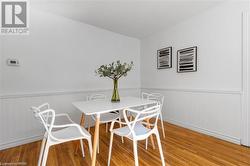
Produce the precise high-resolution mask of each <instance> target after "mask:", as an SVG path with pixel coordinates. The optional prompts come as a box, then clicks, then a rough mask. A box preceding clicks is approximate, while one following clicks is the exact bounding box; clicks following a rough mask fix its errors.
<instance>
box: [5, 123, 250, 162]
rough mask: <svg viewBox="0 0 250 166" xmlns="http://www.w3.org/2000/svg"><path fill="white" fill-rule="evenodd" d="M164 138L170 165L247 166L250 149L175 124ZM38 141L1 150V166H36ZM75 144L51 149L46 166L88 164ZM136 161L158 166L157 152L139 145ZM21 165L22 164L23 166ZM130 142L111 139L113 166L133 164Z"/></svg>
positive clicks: (103, 148) (104, 137) (105, 136)
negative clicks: (13, 165)
mask: <svg viewBox="0 0 250 166" xmlns="http://www.w3.org/2000/svg"><path fill="white" fill-rule="evenodd" d="M100 130H101V132H100V139H101V140H100V154H99V155H97V162H98V163H97V165H101V166H105V165H107V158H108V146H109V133H105V126H103V125H102V126H101V128H100ZM165 130H166V136H167V137H166V138H165V139H163V138H162V146H163V151H164V156H165V161H166V163H167V165H171V166H186V165H190V166H196V165H204V166H210V165H220V166H223V165H225V166H231V165H240V166H247V165H248V166H250V149H249V148H246V147H243V146H239V145H235V144H232V143H229V142H225V141H222V140H219V139H216V138H213V137H209V136H206V135H203V134H199V133H196V132H193V131H190V130H187V129H184V128H181V127H178V126H175V125H171V124H168V123H165ZM40 144H41V142H40V141H39V142H34V143H30V144H26V145H22V146H19V147H15V148H11V149H6V150H3V151H0V165H1V163H2V165H3V163H10V162H12V163H15V162H24V163H26V164H27V165H29V166H36V164H37V160H38V156H39V149H40ZM74 145H75V143H74V142H69V143H65V144H61V145H56V146H53V147H51V149H50V151H49V157H48V162H47V165H48V166H74V165H75V166H80V165H90V156H89V153H88V149H87V146H86V145H87V144H85V154H86V157H85V158H82V157H81V152H80V151H79V152H78V154H77V155H74V147H75V146H74ZM139 162H140V165H141V166H143V165H145V166H157V165H161V162H160V156H159V151H158V149H155V150H153V149H152V146H151V144H150V146H149V149H148V150H145V148H144V141H143V142H141V143H140V144H139ZM24 163H23V164H24ZM133 164H134V160H133V150H132V143H131V141H129V140H127V139H126V140H125V143H124V144H122V143H121V139H120V138H119V137H116V136H115V137H114V144H113V153H112V161H111V165H112V166H115V165H116V166H129V165H133Z"/></svg>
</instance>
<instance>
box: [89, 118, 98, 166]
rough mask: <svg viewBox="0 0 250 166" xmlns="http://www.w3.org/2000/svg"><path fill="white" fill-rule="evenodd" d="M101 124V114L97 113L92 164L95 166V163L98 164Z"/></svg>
mask: <svg viewBox="0 0 250 166" xmlns="http://www.w3.org/2000/svg"><path fill="white" fill-rule="evenodd" d="M99 125H100V114H97V115H96V122H95V135H94V143H93V153H92V162H91V166H95V164H96V151H97V145H98V141H99Z"/></svg>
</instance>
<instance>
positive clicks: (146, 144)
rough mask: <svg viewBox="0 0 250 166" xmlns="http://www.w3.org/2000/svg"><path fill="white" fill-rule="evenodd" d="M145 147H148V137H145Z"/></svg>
mask: <svg viewBox="0 0 250 166" xmlns="http://www.w3.org/2000/svg"><path fill="white" fill-rule="evenodd" d="M145 148H146V150H147V149H148V138H146V143H145Z"/></svg>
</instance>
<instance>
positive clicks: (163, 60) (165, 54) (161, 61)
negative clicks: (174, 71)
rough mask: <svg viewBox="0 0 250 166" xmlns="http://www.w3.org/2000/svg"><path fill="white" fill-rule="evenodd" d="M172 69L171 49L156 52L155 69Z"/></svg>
mask: <svg viewBox="0 0 250 166" xmlns="http://www.w3.org/2000/svg"><path fill="white" fill-rule="evenodd" d="M167 68H172V47H166V48H162V49H160V50H157V69H167Z"/></svg>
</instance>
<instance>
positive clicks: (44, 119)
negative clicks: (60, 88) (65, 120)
mask: <svg viewBox="0 0 250 166" xmlns="http://www.w3.org/2000/svg"><path fill="white" fill-rule="evenodd" d="M31 109H32V110H33V113H34V116H35V117H36V119H38V120H39V121H40V123H42V124H43V126H44V128H45V130H46V131H47V132H48V134H49V135H51V131H52V128H53V125H54V122H55V111H54V110H52V109H50V108H49V104H47V103H46V104H43V105H41V106H39V107H31Z"/></svg>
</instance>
